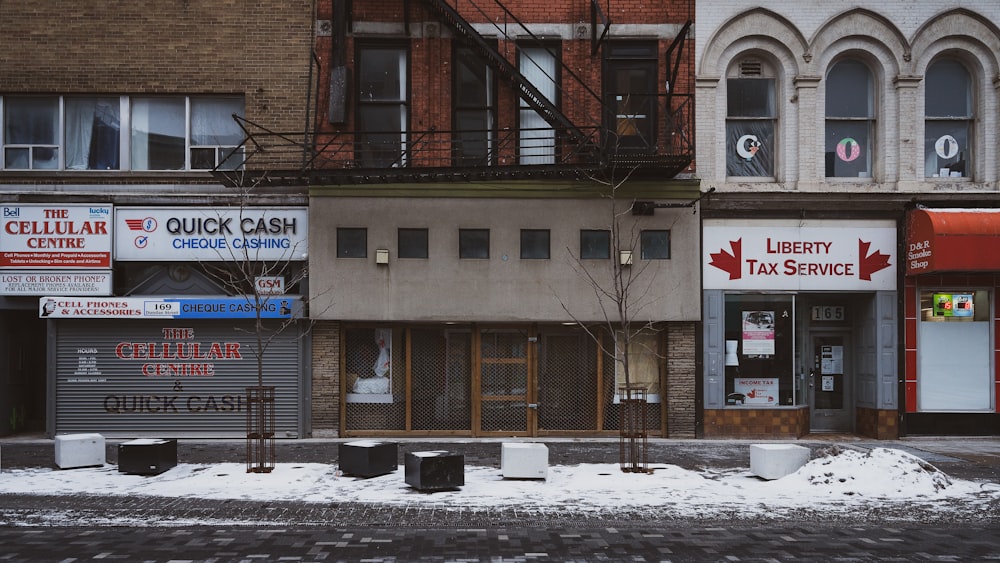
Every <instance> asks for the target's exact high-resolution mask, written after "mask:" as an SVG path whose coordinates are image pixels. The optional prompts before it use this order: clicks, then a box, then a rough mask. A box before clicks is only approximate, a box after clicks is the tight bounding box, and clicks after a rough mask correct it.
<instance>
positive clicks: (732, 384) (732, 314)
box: [725, 295, 801, 406]
mask: <svg viewBox="0 0 1000 563" xmlns="http://www.w3.org/2000/svg"><path fill="white" fill-rule="evenodd" d="M793 299H794V297H793V296H791V295H727V296H726V314H725V324H726V355H725V369H726V405H727V406H777V405H792V404H796V402H797V401H796V399H795V397H796V395H797V393H796V390H795V385H796V382H795V380H794V373H795V370H794V360H795V352H794V351H795V336H794V335H795V319H794V307H793V304H794V303H793ZM799 395H801V394H799Z"/></svg>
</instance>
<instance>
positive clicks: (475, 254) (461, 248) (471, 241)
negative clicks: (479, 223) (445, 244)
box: [458, 229, 490, 258]
mask: <svg viewBox="0 0 1000 563" xmlns="http://www.w3.org/2000/svg"><path fill="white" fill-rule="evenodd" d="M458 257H459V258H489V257H490V230H489V229H459V230H458Z"/></svg>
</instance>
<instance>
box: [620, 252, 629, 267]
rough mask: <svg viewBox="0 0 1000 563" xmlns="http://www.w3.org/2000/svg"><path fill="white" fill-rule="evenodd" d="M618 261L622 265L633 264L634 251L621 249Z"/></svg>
mask: <svg viewBox="0 0 1000 563" xmlns="http://www.w3.org/2000/svg"><path fill="white" fill-rule="evenodd" d="M618 263H619V264H621V265H622V266H631V265H632V251H631V250H619V251H618Z"/></svg>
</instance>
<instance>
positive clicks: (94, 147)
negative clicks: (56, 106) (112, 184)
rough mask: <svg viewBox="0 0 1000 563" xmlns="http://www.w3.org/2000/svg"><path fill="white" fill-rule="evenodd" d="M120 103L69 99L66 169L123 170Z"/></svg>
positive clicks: (67, 102)
mask: <svg viewBox="0 0 1000 563" xmlns="http://www.w3.org/2000/svg"><path fill="white" fill-rule="evenodd" d="M121 136H122V132H121V100H120V99H119V98H117V97H100V98H90V97H87V98H66V169H67V170H118V169H120V168H121Z"/></svg>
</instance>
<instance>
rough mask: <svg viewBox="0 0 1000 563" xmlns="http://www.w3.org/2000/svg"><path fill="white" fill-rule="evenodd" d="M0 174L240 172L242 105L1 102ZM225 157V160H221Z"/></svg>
mask: <svg viewBox="0 0 1000 563" xmlns="http://www.w3.org/2000/svg"><path fill="white" fill-rule="evenodd" d="M2 105H3V108H4V109H3V113H2V120H3V127H2V130H3V153H2V163H3V166H2V167H3V168H4V169H5V170H70V171H86V170H95V171H96V170H105V171H107V170H136V171H167V170H211V169H213V168H216V167H217V166H220V167H222V168H225V169H235V168H238V167H239V166H241V165H242V163H243V155H242V151H236V148H237V146H238V145H239V144H240V142H242V140H243V131H242V129H240V127H239V126H238V125H237V123H236V121H235V120H234V119H233V115H234V114H235V115H243V111H244V108H243V106H244V103H243V98H239V97H219V96H211V97H210V96H201V97H185V96H159V97H129V96H38V97H31V96H7V97H5V98H3V99H2ZM227 155H228V160H227Z"/></svg>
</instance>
